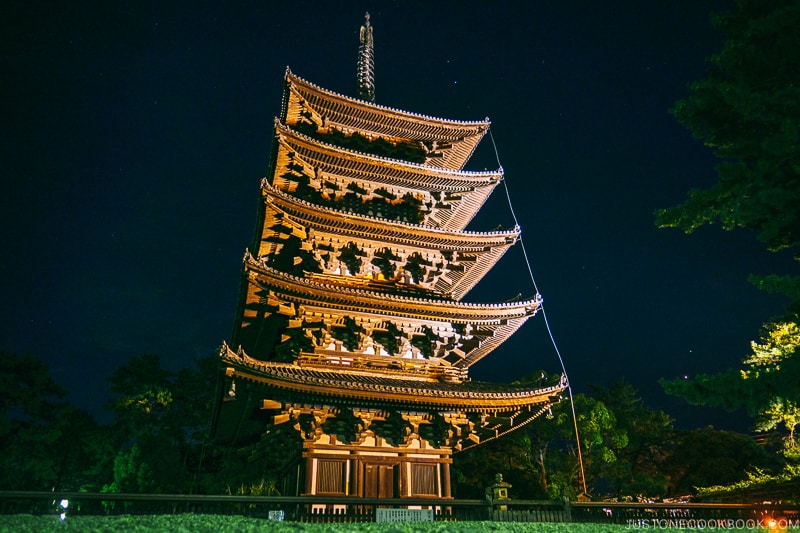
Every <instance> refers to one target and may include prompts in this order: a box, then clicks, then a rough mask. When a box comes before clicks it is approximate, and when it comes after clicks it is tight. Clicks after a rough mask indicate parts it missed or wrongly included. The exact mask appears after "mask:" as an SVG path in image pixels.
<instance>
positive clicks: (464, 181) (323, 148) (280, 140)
mask: <svg viewBox="0 0 800 533" xmlns="http://www.w3.org/2000/svg"><path fill="white" fill-rule="evenodd" d="M275 136H276V144H275V155H274V172H275V177H274V178H273V182H275V180H280V179H281V176H280V171H282V169H286V168H288V167H289V166H290V165H294V164H298V163H301V164H303V165H304V166H305V167H306V168H307V169H308V174H312V175H316V173H317V171H318V172H319V173H320V174H321V175H326V179H328V180H330V181H334V182H335V181H337V179H338V180H341V181H345V182H348V183H356V184H359V185H363V184H365V183H373V184H379V185H381V186H384V187H388V188H390V189H396V190H397V189H399V190H402V191H404V192H411V193H417V192H427V193H431V192H436V193H439V192H441V193H445V194H447V195H448V205H447V206H446V208H437V207H434V208H433V210H432V213H431V214H430V215H429V216H428V223H429V224H432V225H436V226H438V227H444V228H448V229H463V228H465V227H466V226H467V224H469V222H470V221H471V220H472V219H473V218H474V217H475V215H476V214H477V212H478V211H479V210H480V208H481V207H482V206H483V204H484V203H485V202H486V199H487V198H488V197H489V196H490V195H491V194H492V191H494V189H495V187H497V185H498V184H499V183H500V181H501V180H502V179H503V170H502V169H497V170H494V171H488V172H487V171H484V172H468V171H461V170H451V169H442V168H436V167H431V166H429V165H420V164H416V163H408V162H405V161H400V160H397V159H390V158H385V157H379V156H372V155H368V154H364V153H361V152H356V151H353V150H347V149H344V148H340V147H338V146H334V145H331V144H327V143H324V142H320V141H317V140H315V139H312V138H310V137H308V136H305V135H303V134H301V133H298V132H295V131H294V130H292V129H290V128H287V127H286V126H284V125H282V124H276V126H275Z"/></svg>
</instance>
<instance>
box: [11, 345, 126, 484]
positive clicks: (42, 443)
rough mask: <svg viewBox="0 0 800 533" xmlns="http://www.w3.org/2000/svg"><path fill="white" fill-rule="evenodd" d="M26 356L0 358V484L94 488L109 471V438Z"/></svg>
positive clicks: (42, 367)
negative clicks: (67, 399) (97, 480)
mask: <svg viewBox="0 0 800 533" xmlns="http://www.w3.org/2000/svg"><path fill="white" fill-rule="evenodd" d="M66 394H67V393H66V390H65V389H64V388H63V387H61V386H60V385H58V384H57V383H56V382H55V381H54V380H53V379H52V378H51V377H50V372H49V369H48V367H47V365H46V364H45V363H44V362H42V361H40V360H39V359H36V358H35V357H33V356H31V355H18V354H14V353H8V352H2V353H0V449H2V451H3V453H2V454H0V480H2V486H3V487H5V488H10V489H17V490H51V489H53V488H58V489H64V490H79V489H92V488H96V485H95V484H94V482H95V479H96V476H98V475H101V474H102V473H104V472H106V473H107V472H109V471H110V464H111V463H110V461H111V458H112V457H113V454H112V453H110V450H112V449H113V448H114V444H113V435H112V434H110V433H109V432H108V431H107V430H106V429H105V428H103V427H101V426H99V425H98V424H97V422H96V421H95V419H94V418H93V417H92V415H91V414H89V413H88V412H87V411H84V410H82V409H79V408H77V407H75V406H74V405H72V404H70V403H69V402H67V401H65V400H64V399H63V398H65V397H66Z"/></svg>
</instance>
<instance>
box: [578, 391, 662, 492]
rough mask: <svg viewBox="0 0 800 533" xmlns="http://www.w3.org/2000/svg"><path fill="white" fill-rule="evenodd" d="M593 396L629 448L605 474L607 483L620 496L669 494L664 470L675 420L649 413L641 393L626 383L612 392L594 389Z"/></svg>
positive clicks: (623, 451) (621, 450)
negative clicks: (610, 418)
mask: <svg viewBox="0 0 800 533" xmlns="http://www.w3.org/2000/svg"><path fill="white" fill-rule="evenodd" d="M592 394H593V395H594V396H595V397H596V398H597V399H598V400H600V401H601V402H603V403H604V404H605V405H606V406H607V407H608V408H609V409H610V410H611V411H612V412H613V413H614V416H615V418H616V420H617V429H618V430H619V431H624V432H625V434H626V435H627V437H628V445H627V446H625V447H624V448H621V449H620V450H619V451H618V452H617V460H616V461H615V462H614V463H613V464H612V465H611V466H610V468H609V469H608V472H607V473H606V476H605V479H606V483H607V484H608V485H609V486H610V487H611V489H612V492H613V493H615V494H617V495H620V496H631V497H635V496H647V497H651V498H652V497H658V496H662V497H663V496H664V495H665V494H666V493H667V488H668V487H667V478H666V477H665V475H664V473H663V471H662V466H663V464H664V461H665V460H666V459H667V458H668V457H669V455H670V454H671V452H672V447H673V445H674V439H675V430H674V428H673V423H674V420H673V419H672V418H671V417H670V416H669V415H667V414H666V413H664V412H663V411H657V410H653V409H648V408H647V407H645V405H644V404H643V403H642V399H641V398H640V397H639V396H638V392H637V391H636V389H634V387H633V386H632V385H631V384H630V383H628V382H627V381H625V380H624V379H623V380H621V381H619V382H617V383H615V384H614V385H612V386H611V387H609V388H605V387H593V388H592Z"/></svg>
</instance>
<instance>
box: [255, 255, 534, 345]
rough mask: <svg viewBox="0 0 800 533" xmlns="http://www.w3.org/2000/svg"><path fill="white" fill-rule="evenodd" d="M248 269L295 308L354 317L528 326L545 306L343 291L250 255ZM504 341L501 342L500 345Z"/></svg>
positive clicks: (261, 282)
mask: <svg viewBox="0 0 800 533" xmlns="http://www.w3.org/2000/svg"><path fill="white" fill-rule="evenodd" d="M244 269H245V273H246V275H247V276H248V280H249V281H250V283H252V284H254V285H257V286H260V287H262V288H265V289H269V290H273V291H275V292H276V293H280V294H281V296H282V297H284V298H285V299H287V300H288V301H291V302H293V303H294V304H295V305H303V306H307V307H315V306H326V307H329V308H332V309H337V310H339V311H350V312H352V313H362V314H364V313H368V314H373V315H380V316H394V317H407V318H412V319H418V320H432V321H437V320H438V321H445V320H447V321H452V322H454V323H463V324H468V323H469V324H492V325H500V327H502V324H504V323H506V322H509V323H510V322H517V321H520V320H521V321H522V322H524V321H525V320H527V319H528V318H529V317H531V316H533V315H534V314H536V312H537V311H538V310H539V307H540V306H541V303H542V300H541V298H540V297H536V298H532V299H529V300H524V301H520V302H502V303H485V304H479V303H468V302H458V301H455V300H449V299H438V298H415V297H411V296H401V295H395V294H386V293H381V292H376V291H371V290H365V289H355V288H350V287H342V286H340V285H333V284H327V283H324V282H319V281H315V280H309V279H304V278H299V277H296V276H292V275H291V274H286V273H283V272H279V271H277V270H275V269H273V268H270V267H268V266H266V265H265V264H262V263H260V262H259V261H258V260H257V259H256V258H254V257H252V256H251V255H250V254H246V256H245V261H244ZM519 325H521V324H519ZM519 325H518V326H517V327H519ZM514 329H516V328H514ZM502 340H505V337H504V338H503V339H502ZM502 340H501V339H498V344H499V343H500V342H502Z"/></svg>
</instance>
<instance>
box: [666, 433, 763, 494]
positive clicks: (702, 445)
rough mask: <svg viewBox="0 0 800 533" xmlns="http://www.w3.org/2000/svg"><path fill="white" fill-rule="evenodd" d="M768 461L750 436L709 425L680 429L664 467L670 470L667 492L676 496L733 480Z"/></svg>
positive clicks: (727, 483) (741, 478) (740, 477)
mask: <svg viewBox="0 0 800 533" xmlns="http://www.w3.org/2000/svg"><path fill="white" fill-rule="evenodd" d="M769 464H770V458H769V457H768V455H767V453H766V451H765V450H764V448H762V447H760V446H759V445H758V444H756V443H755V441H754V440H753V439H751V438H750V437H749V436H747V435H742V434H741V433H735V432H732V431H719V430H716V429H714V428H713V427H710V426H709V427H706V428H701V429H694V430H692V431H687V432H683V433H682V434H681V435H680V437H679V442H678V445H677V447H676V448H675V450H674V452H673V453H672V455H671V456H670V457H669V458H668V459H667V460H666V462H665V465H664V470H665V471H666V472H669V473H670V493H671V494H673V495H676V496H677V495H687V494H694V493H696V491H697V489H698V488H701V487H710V486H712V485H729V484H732V483H736V482H738V481H741V480H743V479H745V478H746V477H747V473H748V471H750V472H752V471H756V470H758V469H759V468H764V467H766V466H768V465H769Z"/></svg>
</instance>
